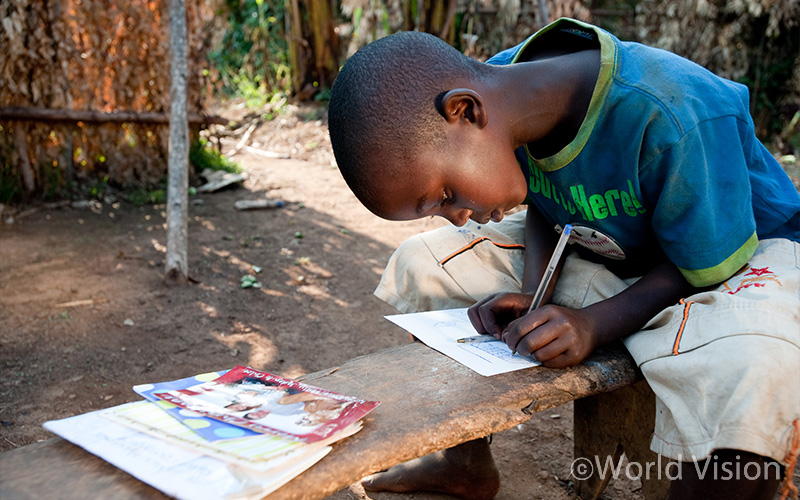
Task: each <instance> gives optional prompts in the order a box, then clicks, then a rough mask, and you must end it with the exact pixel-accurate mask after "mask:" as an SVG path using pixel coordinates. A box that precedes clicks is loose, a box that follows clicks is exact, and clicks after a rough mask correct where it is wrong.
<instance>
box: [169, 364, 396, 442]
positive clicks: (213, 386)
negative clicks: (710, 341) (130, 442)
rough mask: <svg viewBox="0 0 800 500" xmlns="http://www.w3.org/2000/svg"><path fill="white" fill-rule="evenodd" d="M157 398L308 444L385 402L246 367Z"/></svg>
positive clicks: (354, 420)
mask: <svg viewBox="0 0 800 500" xmlns="http://www.w3.org/2000/svg"><path fill="white" fill-rule="evenodd" d="M153 395H154V396H156V397H158V398H160V399H163V400H164V401H168V402H170V403H173V404H175V405H177V406H180V407H181V408H184V409H186V410H191V411H194V412H197V413H200V414H202V415H206V416H208V417H211V418H215V419H218V420H220V421H222V422H226V423H228V424H233V425H238V426H241V427H245V428H247V429H250V430H253V431H256V432H261V433H270V434H276V435H279V436H285V437H289V438H293V439H297V440H301V441H305V442H308V443H312V442H316V441H321V440H323V439H326V438H328V437H330V436H332V435H334V434H336V433H337V432H339V431H342V430H343V429H345V428H347V427H348V426H350V425H351V424H353V423H355V422H358V421H359V420H360V419H361V418H362V417H364V415H366V414H367V413H369V412H370V411H372V410H373V409H374V408H375V407H376V406H378V404H380V403H379V402H378V401H367V400H363V399H358V398H355V397H351V396H345V395H342V394H337V393H335V392H330V391H326V390H324V389H320V388H317V387H313V386H310V385H306V384H303V383H301V382H297V381H294V380H291V379H286V378H283V377H279V376H277V375H272V374H270V373H266V372H262V371H259V370H255V369H253V368H249V367H246V366H241V365H240V366H236V367H234V368H232V369H231V370H230V371H229V372H228V373H226V374H224V375H222V376H221V377H219V378H217V379H215V380H212V381H209V382H204V383H202V384H198V385H195V386H192V387H188V388H186V389H180V390H172V391H165V392H154V393H153Z"/></svg>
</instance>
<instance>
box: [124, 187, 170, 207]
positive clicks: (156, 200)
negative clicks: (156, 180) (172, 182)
mask: <svg viewBox="0 0 800 500" xmlns="http://www.w3.org/2000/svg"><path fill="white" fill-rule="evenodd" d="M125 195H126V197H127V198H128V201H129V202H131V203H133V204H134V205H161V204H163V203H166V202H167V193H166V191H164V189H162V188H138V189H136V188H133V189H127V190H126V191H125Z"/></svg>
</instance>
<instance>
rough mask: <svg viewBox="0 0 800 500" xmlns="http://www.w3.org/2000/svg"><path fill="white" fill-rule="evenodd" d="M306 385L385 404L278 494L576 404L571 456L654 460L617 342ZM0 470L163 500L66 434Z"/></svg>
mask: <svg viewBox="0 0 800 500" xmlns="http://www.w3.org/2000/svg"><path fill="white" fill-rule="evenodd" d="M303 381H305V382H307V383H309V384H312V385H316V386H319V387H323V388H325V389H329V390H332V391H336V392H341V393H345V394H351V395H356V396H358V397H361V398H366V399H376V400H380V401H381V402H382V403H381V405H380V406H379V407H378V408H377V409H376V410H375V411H374V412H372V413H371V414H370V415H368V416H367V417H366V418H365V419H364V428H363V429H362V431H361V432H359V433H357V434H355V435H354V436H352V437H349V438H347V439H346V440H344V441H341V442H340V443H337V444H336V445H335V446H334V449H333V451H332V452H331V453H330V454H329V455H328V456H327V457H325V458H324V459H323V460H322V461H320V462H319V463H317V464H316V465H314V466H313V467H312V468H311V469H309V470H307V471H306V472H304V473H303V474H301V475H300V476H298V477H297V478H295V479H294V480H292V481H291V482H290V483H288V484H287V485H285V486H284V487H282V488H280V489H279V490H278V491H276V492H275V493H273V494H272V495H270V497H269V498H271V499H272V498H275V499H322V498H325V497H326V496H328V495H330V494H332V493H334V492H336V491H338V490H340V489H342V488H345V487H347V486H348V485H350V484H352V483H354V482H357V481H358V480H360V479H361V478H362V477H364V476H366V475H368V474H371V473H374V472H377V471H380V470H384V469H387V468H389V467H392V466H393V465H396V464H399V463H401V462H405V461H407V460H410V459H413V458H416V457H419V456H423V455H426V454H428V453H430V452H433V451H436V450H441V449H444V448H449V447H452V446H455V445H457V444H460V443H463V442H465V441H469V440H473V439H476V438H480V437H483V436H487V435H489V434H492V433H496V432H500V431H502V430H505V429H509V428H512V427H514V426H516V425H518V424H520V423H522V422H524V421H526V420H527V419H528V418H530V415H531V414H532V413H534V412H538V411H542V410H546V409H549V408H553V407H555V406H559V405H562V404H564V403H567V402H569V401H575V410H574V411H575V424H574V425H575V457H589V458H590V459H591V460H592V461H594V456H595V455H598V456H600V457H605V456H607V455H612V456H615V457H618V456H619V455H620V454H621V453H622V451H626V454H627V456H628V457H629V458H630V460H632V461H639V462H641V463H644V462H647V461H654V460H655V458H654V457H655V455H654V454H652V452H650V451H649V449H648V441H649V437H650V433H651V432H652V424H653V416H654V396H653V395H652V392H651V391H650V389H649V387H647V385H646V383H645V382H643V380H642V378H641V374H640V373H639V371H638V370H637V368H636V366H635V364H634V362H633V360H632V359H631V357H630V355H629V354H628V353H627V351H625V350H624V348H622V346H621V345H620V346H614V347H611V348H607V349H603V350H600V351H598V352H596V353H595V354H594V355H593V356H592V357H591V358H589V359H588V360H587V361H586V362H585V363H583V364H581V365H579V366H577V367H574V368H571V369H566V370H552V369H546V368H542V367H537V368H532V369H527V370H521V371H516V372H511V373H505V374H501V375H496V376H493V377H484V376H481V375H479V374H477V373H475V372H473V371H472V370H470V369H468V368H466V367H465V366H463V365H461V364H459V363H457V362H455V361H453V360H451V359H450V358H447V357H446V356H443V355H442V354H440V353H438V352H437V351H435V350H433V349H430V348H428V347H427V346H425V345H424V344H421V343H419V342H415V343H411V344H407V345H403V346H400V347H395V348H390V349H386V350H383V351H379V352H376V353H373V354H370V355H367V356H362V357H359V358H356V359H353V360H351V361H348V362H347V363H344V364H343V365H342V366H340V367H337V368H333V369H330V370H324V371H320V372H316V373H312V374H309V375H307V376H305V377H303ZM603 460H604V459H603ZM615 463H616V462H615ZM0 473H1V474H2V480H1V481H0V498H9V499H10V498H14V499H34V498H35V499H45V500H46V499H55V498H58V499H69V498H75V499H81V500H83V499H86V498H114V499H128V498H130V499H141V498H147V499H152V498H165V497H164V495H163V494H161V493H160V492H158V491H156V490H154V489H153V488H151V487H149V486H147V485H145V484H144V483H141V482H139V481H138V480H136V479H134V478H133V477H131V476H129V475H127V474H126V473H124V472H122V471H120V470H118V469H116V468H115V467H113V466H112V465H110V464H107V463H106V462H104V461H103V460H101V459H99V458H97V457H94V456H93V455H90V454H89V453H88V452H85V451H84V450H82V449H80V448H78V447H76V446H74V445H72V444H70V443H68V442H66V441H64V440H62V439H60V438H53V439H50V440H48V441H45V442H42V443H37V444H33V445H29V446H25V447H22V448H19V449H16V450H12V451H8V452H5V453H2V454H0ZM606 482H607V481H606ZM666 486H667V483H666V481H657V480H650V481H643V488H642V489H643V492H644V494H645V496H646V498H647V499H648V500H652V499H660V498H666V495H667V490H666ZM604 487H605V482H603V481H601V480H599V478H595V477H592V478H589V479H588V480H585V481H576V488H577V491H578V494H579V495H580V496H581V497H582V498H584V499H588V498H597V497H598V496H599V495H600V493H601V492H602V489H603V488H604Z"/></svg>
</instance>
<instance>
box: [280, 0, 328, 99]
mask: <svg viewBox="0 0 800 500" xmlns="http://www.w3.org/2000/svg"><path fill="white" fill-rule="evenodd" d="M286 9H287V16H286V19H287V24H288V26H287V30H286V32H287V33H288V35H289V64H290V65H291V71H292V95H293V96H294V97H295V98H296V99H298V100H305V99H308V98H310V97H311V96H313V95H314V94H316V93H317V92H318V91H319V90H321V89H323V88H325V87H329V86H330V85H331V84H332V83H333V80H334V79H335V78H336V74H337V73H338V71H339V46H338V37H337V36H336V34H335V32H334V23H333V8H332V6H331V3H330V0H286ZM304 19H306V20H307V23H304V22H303V20H304Z"/></svg>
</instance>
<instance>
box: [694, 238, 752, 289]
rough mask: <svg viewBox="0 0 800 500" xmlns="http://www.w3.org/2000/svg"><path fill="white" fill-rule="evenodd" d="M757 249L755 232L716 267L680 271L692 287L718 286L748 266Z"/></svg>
mask: <svg viewBox="0 0 800 500" xmlns="http://www.w3.org/2000/svg"><path fill="white" fill-rule="evenodd" d="M756 248H758V237H757V236H756V233H755V232H753V235H752V236H750V238H748V240H747V241H745V242H744V245H742V246H741V247H739V249H738V250H736V251H735V252H733V254H731V256H730V257H728V258H727V259H725V260H723V261H722V262H720V263H719V264H717V265H716V266H714V267H708V268H706V269H694V270H692V269H682V268H680V267H679V268H678V269H679V270H680V271H681V273H682V274H683V276H684V277H685V278H686V280H687V281H688V282H689V283H690V284H691V285H692V286H695V287H698V288H700V287H706V286H710V285H716V284H717V283H722V282H723V281H725V280H726V279H728V278H730V277H731V276H733V275H734V274H736V272H737V271H739V269H741V268H742V266H744V265H745V264H747V261H748V260H749V259H750V257H752V256H753V254H754V253H755V251H756Z"/></svg>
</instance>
